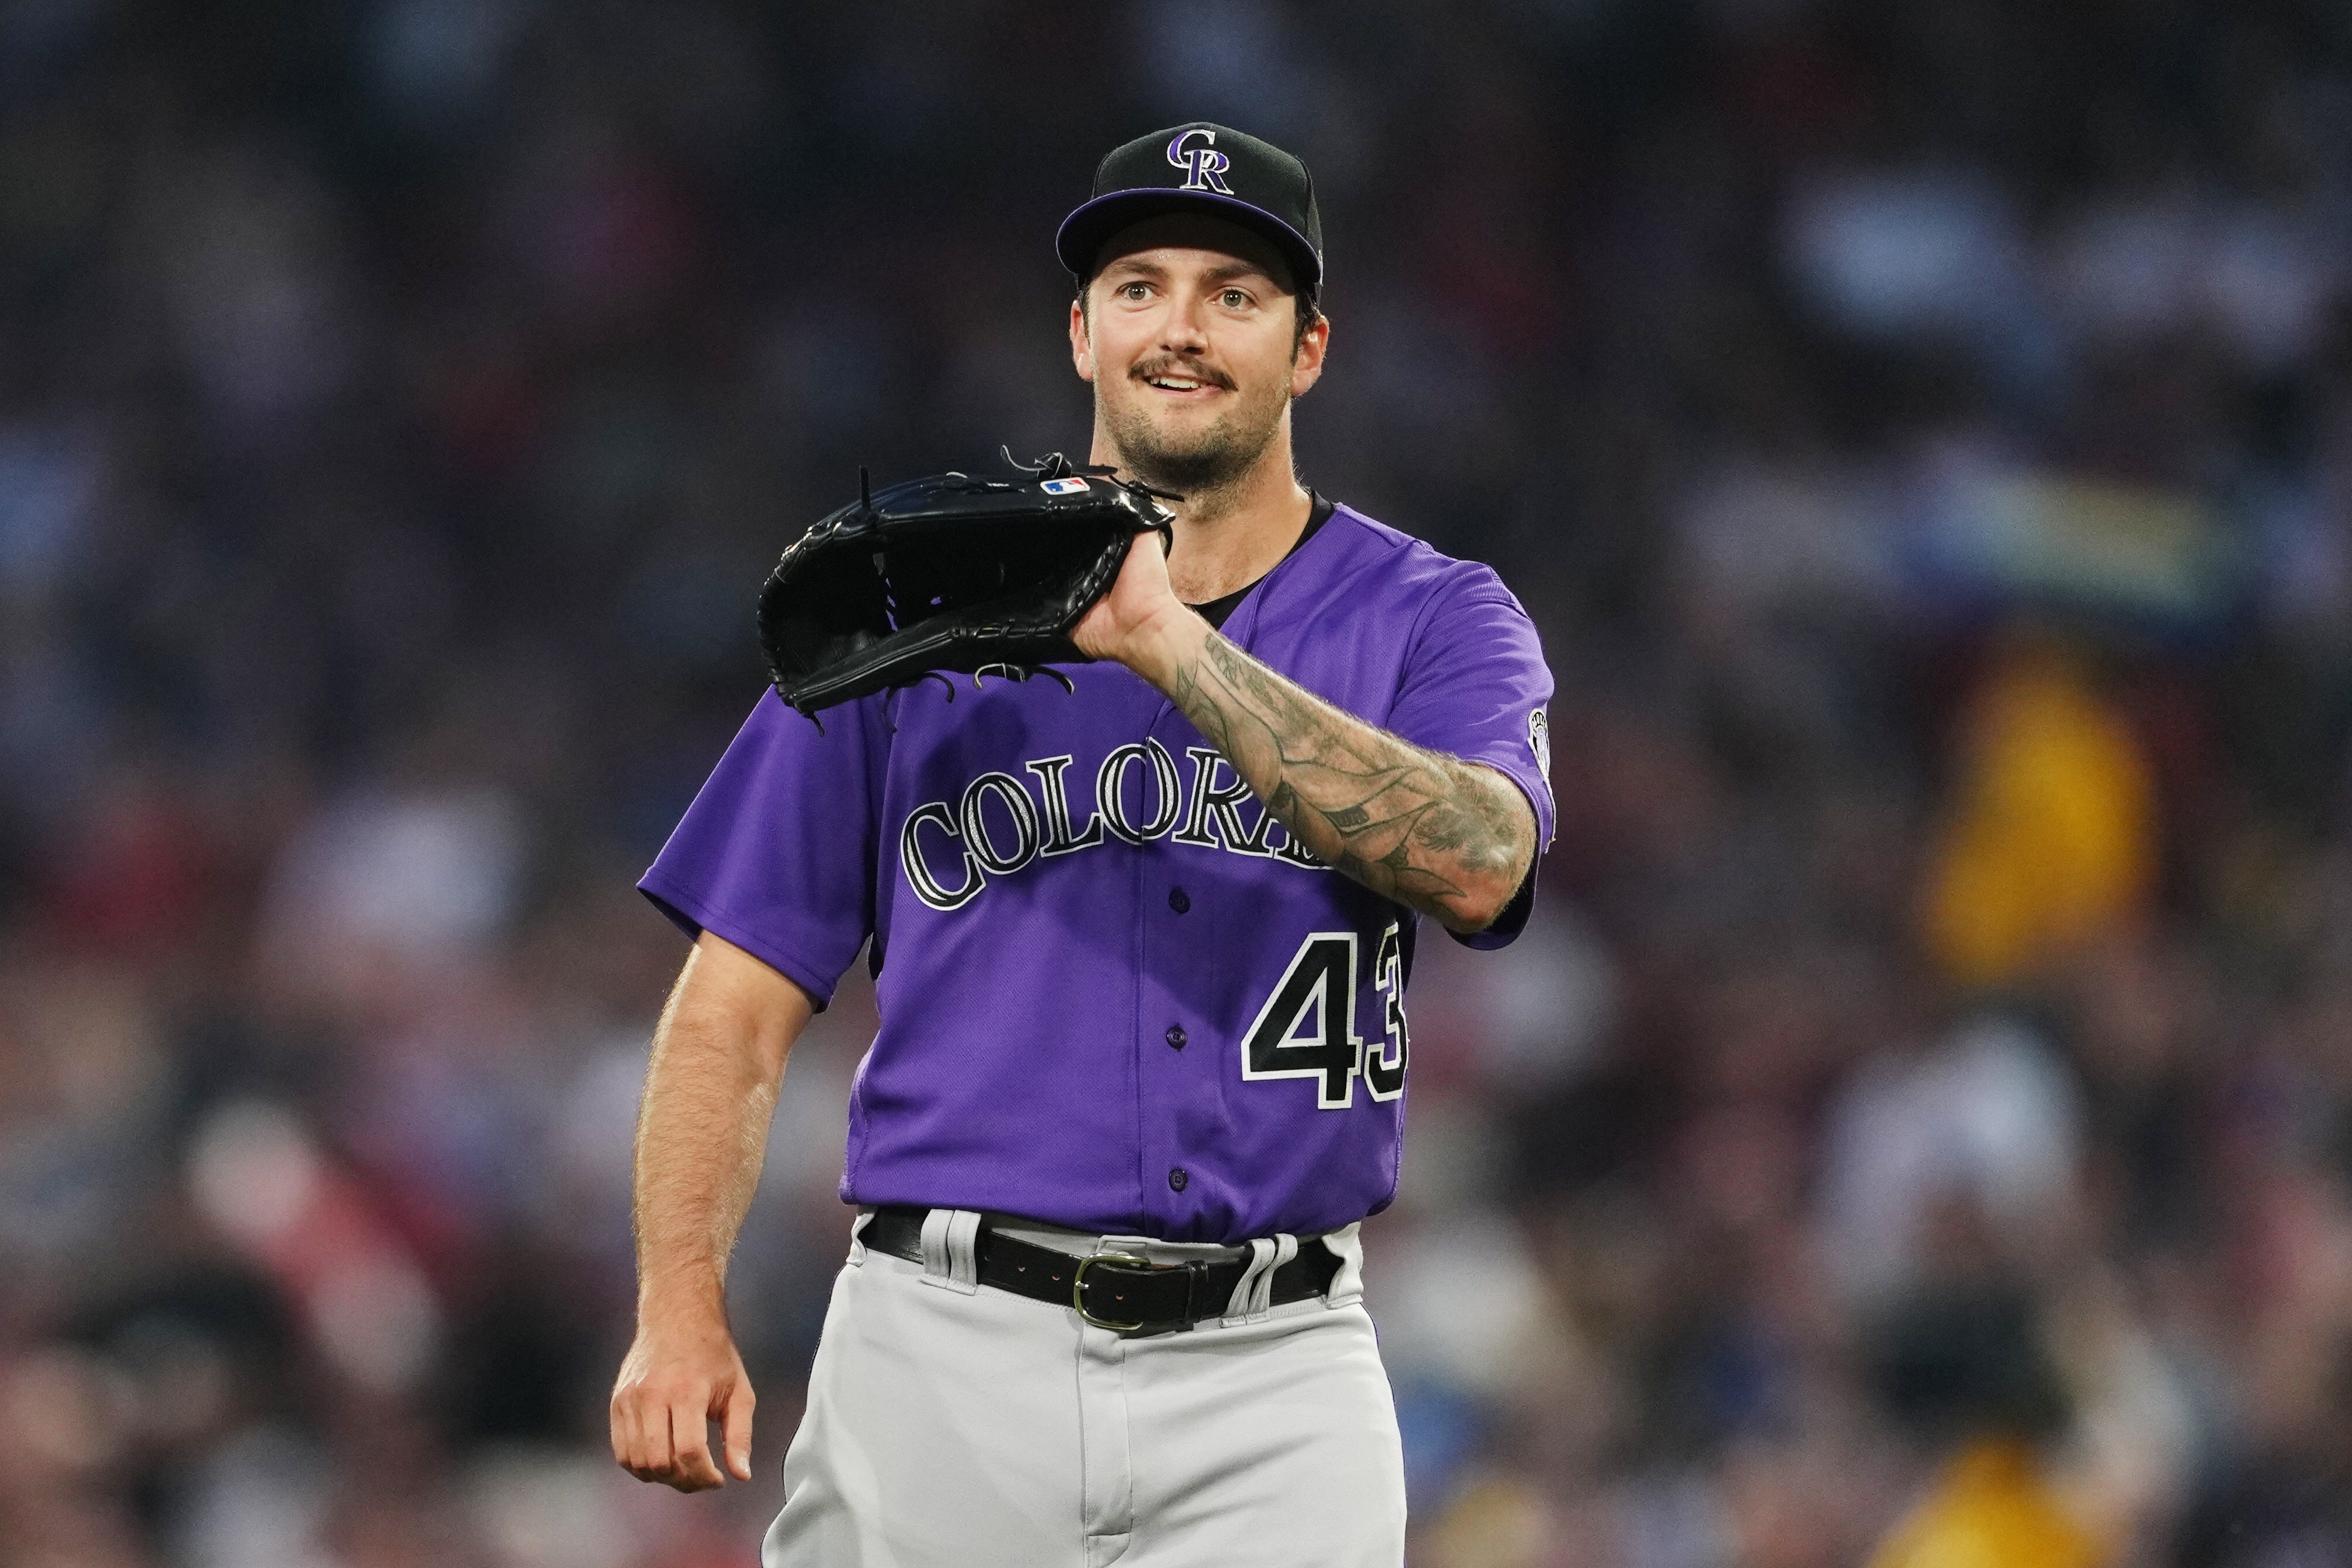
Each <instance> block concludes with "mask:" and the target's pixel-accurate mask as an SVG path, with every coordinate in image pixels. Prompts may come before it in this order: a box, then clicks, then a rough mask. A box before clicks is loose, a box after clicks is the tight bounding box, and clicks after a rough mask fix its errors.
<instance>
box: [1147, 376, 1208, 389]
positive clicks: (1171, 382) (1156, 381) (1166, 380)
mask: <svg viewBox="0 0 2352 1568" xmlns="http://www.w3.org/2000/svg"><path fill="white" fill-rule="evenodd" d="M1151 384H1152V385H1154V386H1164V387H1167V388H1168V389H1169V390H1170V391H1171V392H1191V391H1193V390H1194V389H1196V388H1197V387H1199V386H1200V383H1199V382H1197V381H1184V380H1181V379H1180V378H1178V377H1176V376H1172V375H1155V376H1153V377H1152V378H1151Z"/></svg>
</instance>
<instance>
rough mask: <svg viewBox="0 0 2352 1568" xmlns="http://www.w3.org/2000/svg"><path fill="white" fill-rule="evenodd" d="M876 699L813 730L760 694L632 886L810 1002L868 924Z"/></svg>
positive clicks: (879, 728) (690, 929)
mask: <svg viewBox="0 0 2352 1568" xmlns="http://www.w3.org/2000/svg"><path fill="white" fill-rule="evenodd" d="M880 702H881V700H880V699H879V698H871V699H868V700H866V701H863V702H858V703H856V704H845V705H844V706H842V707H839V708H835V709H832V710H828V711H827V712H826V713H824V715H823V718H824V728H823V729H822V730H820V729H819V728H818V726H817V724H816V723H815V722H814V721H812V720H809V719H807V718H804V717H803V716H802V715H801V714H798V713H795V712H793V710H791V709H789V708H787V707H785V706H784V705H783V703H782V701H780V700H778V699H777V697H776V694H775V693H774V692H772V691H771V692H769V693H768V694H767V695H766V696H764V697H762V698H761V700H760V702H759V705H758V706H757V707H756V708H754V709H752V710H751V718H749V719H748V720H746V721H744V723H743V728H742V729H741V731H739V732H738V733H737V735H736V737H735V739H734V742H733V743H731V744H730V745H729V747H728V748H727V753H726V755H724V756H722V757H721V758H719V765H718V767H716V768H715V769H713V770H712V771H711V774H710V777H709V780H708V781H706V782H705V783H704V784H703V786H702V790H701V793H700V794H698V795H696V796H695V797H694V804H693V805H690V806H688V807H687V811H686V816H684V817H683V818H681V819H680V820H679V822H678V825H677V830H676V831H674V832H673V833H671V835H670V837H669V842H668V843H667V844H666V845H664V846H663V847H662V851H661V854H660V855H659V856H657V857H656V858H655V860H654V863H653V868H652V869H650V870H648V871H647V872H646V874H645V876H644V878H643V879H640V880H639V881H638V883H637V887H638V888H639V889H641V890H642V891H643V892H644V893H645V895H646V897H647V898H649V899H651V900H653V901H654V903H655V905H656V907H658V908H659V909H660V910H661V911H662V912H663V913H664V914H666V915H667V916H668V917H669V918H670V919H671V920H672V921H676V922H677V925H678V927H679V928H680V929H681V930H683V931H685V932H686V933H687V934H688V936H698V935H699V934H700V933H701V932H703V931H714V932H716V933H717V934H719V936H722V937H724V938H726V939H727V940H728V941H729V942H733V943H734V944H735V945H736V946H737V947H740V948H741V949H742V950H743V951H744V952H749V953H751V954H752V955H753V956H754V957H757V958H759V959H760V960H761V962H763V963H766V964H768V965H769V966H770V967H771V968H772V969H774V970H775V971H776V972H777V973H780V974H782V975H783V976H784V977H785V978H786V979H788V980H790V981H792V982H793V984H796V985H798V986H799V987H800V988H801V989H802V990H803V991H805V992H807V993H808V994H809V998H810V1000H811V1001H813V1002H814V1003H815V1004H816V1005H817V1006H818V1007H819V1008H820V1009H822V1008H823V1007H824V1006H825V1005H826V1004H828V1003H829V1002H831V1001H832V1000H833V988H834V984H835V982H836V981H838V980H839V979H840V978H841V973H842V971H843V970H845V969H847V968H848V967H849V964H850V961H851V960H853V959H855V958H856V956H857V951H858V949H859V948H860V947H861V946H862V945H864V943H865V941H866V937H867V935H868V934H869V933H870V932H871V931H873V929H874V868H875V856H876V845H877V827H876V825H877V820H878V818H879V816H880V813H879V811H878V809H877V803H878V801H879V800H880V795H881V782H882V777H881V775H882V769H883V766H884V764H885V763H886V762H887V749H888V735H887V731H886V730H885V728H884V725H883V722H882V715H881V708H880Z"/></svg>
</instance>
